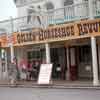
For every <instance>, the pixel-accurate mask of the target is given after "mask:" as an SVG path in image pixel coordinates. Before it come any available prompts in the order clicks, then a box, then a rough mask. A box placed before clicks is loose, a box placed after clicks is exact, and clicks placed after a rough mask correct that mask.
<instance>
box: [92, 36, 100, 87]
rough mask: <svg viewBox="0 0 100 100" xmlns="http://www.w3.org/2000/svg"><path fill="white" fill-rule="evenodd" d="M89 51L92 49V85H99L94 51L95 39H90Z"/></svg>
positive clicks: (95, 52)
mask: <svg viewBox="0 0 100 100" xmlns="http://www.w3.org/2000/svg"><path fill="white" fill-rule="evenodd" d="M91 49H92V66H93V85H94V86H97V85H99V79H98V64H97V50H96V38H95V37H91Z"/></svg>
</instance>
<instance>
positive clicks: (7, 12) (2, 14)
mask: <svg viewBox="0 0 100 100" xmlns="http://www.w3.org/2000/svg"><path fill="white" fill-rule="evenodd" d="M11 16H12V17H13V18H15V17H17V9H16V6H15V4H14V2H13V0H0V21H2V20H5V19H9V18H10V17H11Z"/></svg>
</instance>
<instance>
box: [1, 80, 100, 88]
mask: <svg viewBox="0 0 100 100" xmlns="http://www.w3.org/2000/svg"><path fill="white" fill-rule="evenodd" d="M0 87H20V88H55V89H99V90H100V85H98V86H94V85H93V83H92V81H60V80H57V81H51V82H50V84H42V85H40V84H37V82H36V81H26V80H21V81H17V82H16V84H14V85H11V84H10V82H9V81H7V80H2V81H0Z"/></svg>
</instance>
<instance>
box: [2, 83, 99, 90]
mask: <svg viewBox="0 0 100 100" xmlns="http://www.w3.org/2000/svg"><path fill="white" fill-rule="evenodd" d="M0 87H10V88H45V89H95V90H100V86H89V85H87V86H78V85H77V86H76V85H66V86H64V85H19V84H18V85H11V84H0Z"/></svg>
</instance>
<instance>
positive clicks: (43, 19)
mask: <svg viewBox="0 0 100 100" xmlns="http://www.w3.org/2000/svg"><path fill="white" fill-rule="evenodd" d="M94 17H96V18H97V17H100V8H99V7H95V9H94ZM86 18H89V7H88V2H85V3H81V4H76V5H69V6H66V7H64V8H60V9H55V10H49V11H48V12H37V13H33V14H31V15H29V16H24V17H21V18H15V19H10V20H6V21H2V22H0V33H2V30H3V31H4V33H5V32H6V33H12V32H17V31H29V30H31V29H32V28H39V27H47V26H48V25H50V24H61V23H66V22H70V21H76V20H80V19H86Z"/></svg>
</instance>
